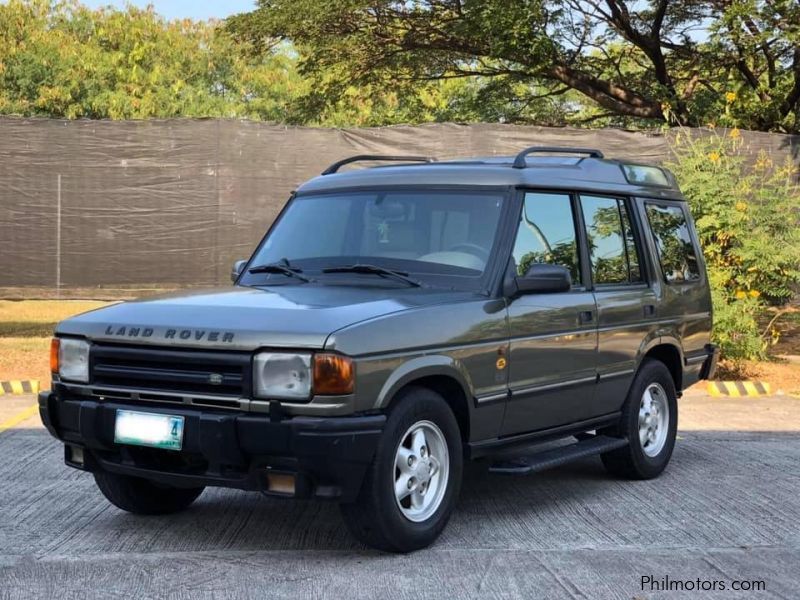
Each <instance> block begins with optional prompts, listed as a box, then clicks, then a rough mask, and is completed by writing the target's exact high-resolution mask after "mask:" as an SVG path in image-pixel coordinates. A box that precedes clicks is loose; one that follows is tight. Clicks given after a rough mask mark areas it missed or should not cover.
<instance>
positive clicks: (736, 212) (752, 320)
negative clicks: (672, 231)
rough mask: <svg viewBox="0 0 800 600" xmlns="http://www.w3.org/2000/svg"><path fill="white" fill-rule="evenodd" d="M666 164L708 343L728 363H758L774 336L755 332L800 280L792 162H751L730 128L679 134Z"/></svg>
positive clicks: (799, 194)
mask: <svg viewBox="0 0 800 600" xmlns="http://www.w3.org/2000/svg"><path fill="white" fill-rule="evenodd" d="M673 150H674V152H675V159H674V161H673V162H672V163H671V164H669V165H668V166H669V167H670V168H671V169H672V170H673V171H674V173H675V174H676V176H677V177H678V181H680V184H681V189H682V191H683V193H684V194H685V195H686V197H687V198H688V200H689V203H690V205H691V208H692V213H693V215H694V218H695V225H696V227H697V232H698V236H699V238H700V243H701V245H702V247H703V253H704V256H705V259H706V263H707V266H708V270H709V276H710V279H711V286H712V297H713V300H714V320H715V324H714V327H715V330H714V338H715V340H716V342H717V343H719V344H720V345H721V346H722V348H723V353H724V355H725V356H726V357H728V358H731V359H743V358H758V357H762V356H763V355H764V353H765V351H766V348H767V345H768V343H769V342H770V341H774V340H775V339H776V338H775V336H776V335H777V333H776V331H775V330H771V331H767V332H759V330H758V326H757V324H756V321H757V319H758V317H759V316H760V315H762V314H763V311H764V309H765V307H766V306H768V305H779V304H782V303H785V302H788V301H789V300H790V299H791V298H792V296H793V294H794V292H795V289H796V286H797V284H798V282H800V228H798V220H799V219H800V214H798V207H800V187H798V184H797V172H796V169H795V167H794V166H793V165H792V163H791V161H789V160H787V162H786V163H785V164H783V165H774V164H773V163H772V160H771V159H770V157H769V156H768V155H767V154H764V153H762V154H761V155H760V156H759V157H758V160H757V161H756V162H755V164H749V163H748V162H747V160H746V157H747V148H746V147H744V143H743V142H742V139H741V137H740V135H739V131H738V130H736V129H733V130H731V131H730V132H729V133H728V134H727V135H722V134H719V135H711V136H705V137H701V138H694V137H692V134H691V133H687V132H680V133H679V134H678V135H676V136H675V138H674V148H673Z"/></svg>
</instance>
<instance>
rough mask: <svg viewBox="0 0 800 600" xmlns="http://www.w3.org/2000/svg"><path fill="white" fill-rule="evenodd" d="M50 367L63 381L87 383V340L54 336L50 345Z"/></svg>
mask: <svg viewBox="0 0 800 600" xmlns="http://www.w3.org/2000/svg"><path fill="white" fill-rule="evenodd" d="M50 369H51V370H52V371H53V372H54V373H58V375H59V377H61V379H63V380H65V381H76V382H78V383H89V342H87V341H86V340H76V339H73V338H54V339H53V342H52V345H51V347H50Z"/></svg>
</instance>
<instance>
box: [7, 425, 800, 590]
mask: <svg viewBox="0 0 800 600" xmlns="http://www.w3.org/2000/svg"><path fill="white" fill-rule="evenodd" d="M30 424H31V422H30V421H29V422H28V425H30ZM0 458H1V460H0V598H2V599H5V598H48V597H57V598H59V599H64V598H93V597H98V598H99V597H102V598H108V597H118V598H127V597H169V598H192V599H194V598H203V597H220V598H222V597H233V596H237V597H249V598H264V597H271V596H276V597H283V598H297V599H302V598H308V597H314V598H323V597H325V598H337V599H338V598H390V597H391V598H395V597H397V598H409V599H412V598H413V599H415V600H418V599H420V598H424V599H426V600H427V599H438V598H442V599H448V600H449V599H452V598H477V597H480V598H484V597H497V598H587V599H588V598H591V599H594V598H601V599H605V598H620V599H626V600H630V599H632V598H640V599H644V598H648V599H650V598H677V597H681V598H709V597H711V598H785V599H792V598H797V597H798V596H799V595H800V574H799V573H798V566H799V565H800V524H798V523H799V519H798V515H799V514H800V496H798V492H800V435H798V434H797V433H741V432H737V433H725V432H684V433H681V435H680V440H679V442H678V445H677V448H676V451H675V454H674V457H673V461H672V464H671V465H670V468H669V469H668V471H667V472H666V473H665V474H664V475H663V476H662V477H661V478H660V479H658V480H656V481H651V482H622V481H616V480H613V479H610V478H608V477H607V476H606V475H605V473H604V472H603V470H602V467H601V466H600V463H599V460H598V459H596V458H593V459H587V460H584V461H582V462H579V463H575V464H573V465H571V466H568V467H562V468H560V469H557V470H553V471H550V472H547V473H543V474H539V475H536V476H530V477H517V478H515V477H501V476H493V475H489V474H485V473H472V474H471V475H470V476H469V478H468V479H467V481H466V482H465V485H464V489H463V493H462V497H461V501H460V504H459V507H458V510H457V512H456V513H455V515H454V516H453V518H452V520H451V522H450V525H449V526H448V528H447V529H446V531H445V533H444V535H443V536H442V537H441V538H440V541H439V542H438V543H437V544H436V545H435V546H434V547H433V548H431V549H429V550H425V551H421V552H417V553H415V554H412V555H408V556H391V555H383V554H380V553H376V552H372V551H370V550H368V549H366V548H363V547H361V546H359V545H358V544H357V543H355V542H354V541H353V540H352V539H351V538H350V537H349V535H348V534H347V531H346V530H345V528H344V526H343V525H342V523H341V521H340V519H339V514H338V510H337V508H336V506H335V505H333V504H327V503H321V502H311V501H308V502H290V501H280V500H274V499H267V498H263V497H261V496H259V495H257V494H247V493H243V492H235V491H227V490H214V489H212V490H207V491H206V492H205V493H204V494H203V496H201V498H200V499H199V500H198V502H197V503H196V504H195V505H194V507H193V508H191V509H190V510H188V511H187V512H185V513H183V514H180V515H177V516H173V517H135V516H131V515H128V514H125V513H123V512H121V511H119V510H117V509H115V508H113V507H111V506H110V505H109V504H107V503H106V502H105V500H104V499H103V498H102V497H101V496H100V494H99V492H97V491H96V490H95V488H94V484H93V480H92V478H91V476H90V475H87V474H84V473H80V472H77V471H73V470H71V469H68V468H66V467H64V466H63V464H62V450H61V446H60V445H58V444H57V443H56V442H55V441H54V440H52V439H51V438H50V437H49V436H48V435H47V434H46V432H45V431H44V430H43V429H41V428H38V427H28V428H12V429H8V430H6V431H4V432H2V433H0ZM644 575H651V576H653V578H654V579H656V580H661V579H663V578H664V577H665V576H669V577H670V578H671V579H673V580H678V579H681V580H691V581H692V582H694V581H695V580H697V579H698V578H700V579H702V580H717V581H722V582H724V583H725V584H726V586H727V587H730V585H731V582H732V580H743V579H749V580H763V581H764V582H765V584H766V588H767V591H766V592H762V593H752V592H733V591H730V590H729V589H728V590H726V591H722V592H720V591H718V592H717V593H708V592H693V593H685V594H675V593H658V592H651V591H649V590H647V589H646V590H644V591H643V590H642V589H641V587H640V578H641V577H642V576H644Z"/></svg>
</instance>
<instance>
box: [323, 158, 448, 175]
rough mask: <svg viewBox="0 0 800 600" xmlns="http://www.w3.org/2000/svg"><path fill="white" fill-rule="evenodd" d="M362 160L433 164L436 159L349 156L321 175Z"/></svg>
mask: <svg viewBox="0 0 800 600" xmlns="http://www.w3.org/2000/svg"><path fill="white" fill-rule="evenodd" d="M362 160H389V161H398V162H427V163H430V162H435V161H436V159H435V158H432V157H430V156H400V155H390V154H359V155H357V156H351V157H350V158H343V159H342V160H340V161H337V162H335V163H333V164H332V165H331V166H330V167H328V168H327V169H325V170H324V171H323V172H322V174H323V175H330V174H332V173H336V171H338V170H339V169H340V168H341V167H343V166H345V165H349V164H350V163H354V162H359V161H362Z"/></svg>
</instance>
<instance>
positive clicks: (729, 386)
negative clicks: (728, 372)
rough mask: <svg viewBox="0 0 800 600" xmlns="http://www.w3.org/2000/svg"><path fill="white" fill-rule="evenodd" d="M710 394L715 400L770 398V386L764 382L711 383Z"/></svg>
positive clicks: (709, 383) (709, 386) (709, 384)
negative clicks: (725, 398)
mask: <svg viewBox="0 0 800 600" xmlns="http://www.w3.org/2000/svg"><path fill="white" fill-rule="evenodd" d="M708 393H709V394H710V395H711V396H714V397H715V398H724V397H728V398H741V397H744V396H768V395H769V394H770V386H769V384H768V383H764V382H762V381H709V382H708Z"/></svg>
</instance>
